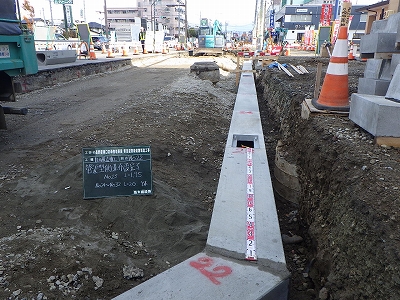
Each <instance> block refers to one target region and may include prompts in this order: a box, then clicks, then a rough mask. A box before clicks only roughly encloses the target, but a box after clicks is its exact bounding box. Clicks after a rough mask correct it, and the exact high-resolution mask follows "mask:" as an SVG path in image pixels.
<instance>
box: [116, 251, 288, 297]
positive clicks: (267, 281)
mask: <svg viewBox="0 0 400 300" xmlns="http://www.w3.org/2000/svg"><path fill="white" fill-rule="evenodd" d="M288 283H289V280H288V278H287V277H286V278H282V277H280V276H278V275H276V274H272V273H269V272H267V271H265V270H263V269H262V268H260V267H259V266H258V265H257V264H254V263H250V262H237V261H233V260H229V259H226V258H221V257H218V256H211V255H209V254H207V253H199V254H197V255H195V256H193V257H191V258H190V259H188V260H186V261H184V262H182V263H180V264H178V265H176V266H174V267H173V268H171V269H169V270H167V271H165V272H163V273H161V274H160V275H157V276H156V277H153V278H151V279H149V280H148V281H146V282H144V283H142V284H140V285H138V286H137V287H135V288H133V289H131V290H129V291H127V292H125V293H123V294H121V295H119V296H117V297H115V298H114V300H136V299H146V300H160V299H176V300H182V299H191V300H196V299H198V300H215V299H270V300H286V299H287V290H288Z"/></svg>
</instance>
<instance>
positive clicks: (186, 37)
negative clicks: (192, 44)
mask: <svg viewBox="0 0 400 300" xmlns="http://www.w3.org/2000/svg"><path fill="white" fill-rule="evenodd" d="M187 42H188V21H187V0H185V45H187Z"/></svg>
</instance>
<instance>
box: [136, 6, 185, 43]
mask: <svg viewBox="0 0 400 300" xmlns="http://www.w3.org/2000/svg"><path fill="white" fill-rule="evenodd" d="M185 3H186V0H138V1H137V6H138V9H139V11H138V16H140V17H142V18H145V19H147V20H148V22H149V26H148V27H150V28H149V29H152V28H153V26H155V29H156V30H164V32H165V33H166V34H167V35H174V36H176V37H178V36H184V35H185V23H186V21H185V18H186V14H185V8H186V6H185Z"/></svg>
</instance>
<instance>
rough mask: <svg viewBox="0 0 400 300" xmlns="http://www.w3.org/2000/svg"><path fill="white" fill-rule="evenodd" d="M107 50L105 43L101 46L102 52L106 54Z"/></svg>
mask: <svg viewBox="0 0 400 300" xmlns="http://www.w3.org/2000/svg"><path fill="white" fill-rule="evenodd" d="M106 53H107V50H106V46H104V44H103V45H102V46H101V54H106Z"/></svg>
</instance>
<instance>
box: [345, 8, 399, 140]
mask: <svg viewBox="0 0 400 300" xmlns="http://www.w3.org/2000/svg"><path fill="white" fill-rule="evenodd" d="M399 34H400V13H397V14H394V15H391V16H390V17H389V18H388V19H386V20H379V21H375V22H374V23H373V25H372V32H371V34H369V35H366V36H365V37H364V36H363V37H362V39H361V53H362V54H364V55H366V54H367V55H370V54H371V53H372V54H373V57H374V58H370V59H368V60H367V64H366V67H365V71H364V78H360V79H359V86H358V93H355V94H353V95H352V96H351V102H350V114H349V118H350V120H352V121H353V122H354V123H356V124H357V125H359V126H360V127H362V128H364V129H365V130H366V131H368V132H369V133H371V134H372V135H373V136H374V137H375V141H376V143H378V144H386V145H391V146H396V147H400V87H399V84H398V83H399V82H400V53H399V52H400V47H398V44H399V40H400V36H399ZM372 51H373V52H372ZM364 57H365V56H364ZM379 57H380V58H379Z"/></svg>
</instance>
